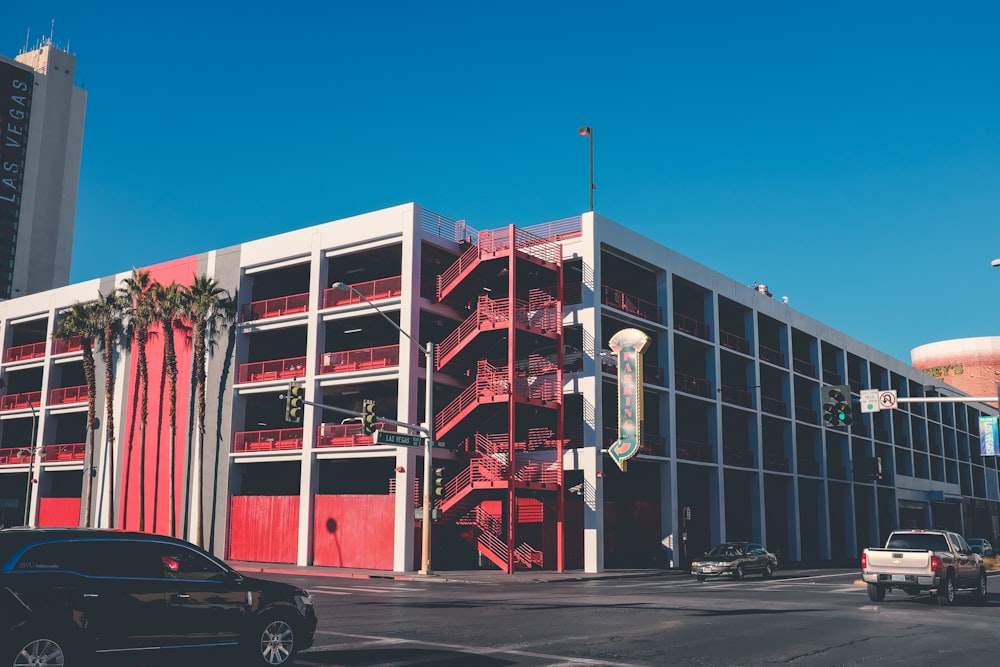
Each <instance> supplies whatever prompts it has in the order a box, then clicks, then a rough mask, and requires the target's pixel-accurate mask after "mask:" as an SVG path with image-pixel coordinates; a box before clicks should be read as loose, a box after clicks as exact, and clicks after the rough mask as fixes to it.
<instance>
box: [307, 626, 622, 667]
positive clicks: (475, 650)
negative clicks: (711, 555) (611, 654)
mask: <svg viewBox="0 0 1000 667" xmlns="http://www.w3.org/2000/svg"><path fill="white" fill-rule="evenodd" d="M316 634H317V635H330V636H333V637H346V638H348V639H362V640H370V641H372V642H376V643H380V644H384V643H386V642H390V643H392V644H402V643H406V644H419V645H422V646H429V647H431V648H437V649H447V650H449V651H461V652H462V653H469V654H473V655H503V654H509V655H519V656H523V657H525V658H538V659H541V660H555V661H558V662H556V663H553V664H566V665H605V666H607V667H641V666H640V665H639V664H637V663H634V662H610V661H608V660H597V659H591V658H578V657H575V656H568V655H554V654H551V653H536V652H534V651H524V650H521V649H516V648H513V647H509V648H505V647H503V646H489V647H487V646H467V645H465V644H450V643H446V642H430V641H424V640H421V639H393V638H389V637H379V636H378V635H359V634H352V633H349V632H333V631H331V630H317V631H316ZM598 636H599V637H602V638H604V637H605V635H588V636H584V637H577V638H572V639H578V640H579V641H580V642H582V643H586V642H588V641H590V640H593V639H595V638H596V637H598ZM566 639H567V638H566V637H562V638H560V641H565V640H566ZM518 646H530V644H518ZM323 648H324V650H337V648H336V647H333V648H327V647H323ZM315 650H317V647H313V648H310V649H307V650H306V651H303V652H302V653H299V654H298V659H297V662H299V663H300V664H303V665H315V664H318V663H312V662H309V661H308V657H309V653H310V652H312V651H315ZM426 662H427V656H426V655H424V656H420V657H418V658H414V659H413V660H407V661H399V662H393V663H391V664H392V665H400V666H404V665H416V664H421V663H426ZM383 664H390V663H383Z"/></svg>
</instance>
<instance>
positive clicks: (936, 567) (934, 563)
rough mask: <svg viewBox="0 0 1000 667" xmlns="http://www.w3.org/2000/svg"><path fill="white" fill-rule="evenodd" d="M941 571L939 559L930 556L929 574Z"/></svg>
mask: <svg viewBox="0 0 1000 667" xmlns="http://www.w3.org/2000/svg"><path fill="white" fill-rule="evenodd" d="M940 570H941V559H940V558H938V557H937V556H931V572H938V571H940Z"/></svg>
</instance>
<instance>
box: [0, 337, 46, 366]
mask: <svg viewBox="0 0 1000 667" xmlns="http://www.w3.org/2000/svg"><path fill="white" fill-rule="evenodd" d="M44 356H45V341H44V340H43V341H41V342H39V343H28V344H27V345H18V346H16V347H9V348H7V352H6V353H5V354H4V358H3V359H4V361H7V362H11V361H24V360H26V359H37V358H39V357H44Z"/></svg>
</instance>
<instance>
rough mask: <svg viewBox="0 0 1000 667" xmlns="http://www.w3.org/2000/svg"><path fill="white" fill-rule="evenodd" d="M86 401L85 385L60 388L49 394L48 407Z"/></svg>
mask: <svg viewBox="0 0 1000 667" xmlns="http://www.w3.org/2000/svg"><path fill="white" fill-rule="evenodd" d="M86 400H87V385H80V386H79V387H61V388H59V389H53V390H52V391H50V392H49V405H64V404H66V403H80V402H82V401H86Z"/></svg>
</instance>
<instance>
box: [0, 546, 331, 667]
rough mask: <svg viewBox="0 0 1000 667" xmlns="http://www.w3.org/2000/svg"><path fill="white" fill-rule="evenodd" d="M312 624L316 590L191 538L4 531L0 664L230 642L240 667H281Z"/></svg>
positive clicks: (70, 666)
mask: <svg viewBox="0 0 1000 667" xmlns="http://www.w3.org/2000/svg"><path fill="white" fill-rule="evenodd" d="M315 630H316V614H315V612H314V611H313V605H312V598H311V597H310V596H309V593H307V592H306V591H304V590H302V589H300V588H296V587H294V586H290V585H288V584H282V583H278V582H273V581H266V580H263V579H254V578H251V577H246V576H243V575H242V574H240V573H238V572H236V571H235V570H233V569H232V568H230V567H229V566H228V565H226V564H225V563H223V562H222V561H220V560H217V559H216V558H214V557H212V556H211V555H209V554H207V553H205V552H204V551H202V550H201V549H198V548H197V547H195V546H193V545H191V544H188V543H187V542H184V541H183V540H178V539H174V538H170V537H164V536H161V535H149V534H145V533H129V532H118V531H106V530H88V529H75V528H74V529H53V528H41V529H39V528H34V529H31V528H8V529H6V530H0V633H2V635H0V667H8V666H15V665H66V666H67V667H75V666H76V665H85V664H93V658H94V654H95V653H96V654H108V653H111V652H114V653H119V652H121V651H145V650H150V649H177V648H185V649H189V648H192V647H209V646H226V645H233V646H239V647H240V648H242V650H244V651H245V654H246V656H247V661H248V662H247V663H241V664H259V665H282V664H286V663H288V662H289V661H290V660H291V658H292V656H293V655H294V654H295V653H296V652H297V651H299V650H301V649H305V648H308V647H309V646H310V645H312V641H313V633H314V632H315Z"/></svg>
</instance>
